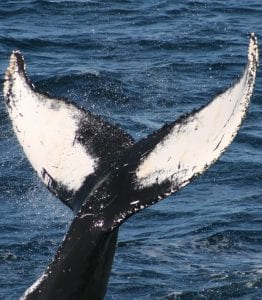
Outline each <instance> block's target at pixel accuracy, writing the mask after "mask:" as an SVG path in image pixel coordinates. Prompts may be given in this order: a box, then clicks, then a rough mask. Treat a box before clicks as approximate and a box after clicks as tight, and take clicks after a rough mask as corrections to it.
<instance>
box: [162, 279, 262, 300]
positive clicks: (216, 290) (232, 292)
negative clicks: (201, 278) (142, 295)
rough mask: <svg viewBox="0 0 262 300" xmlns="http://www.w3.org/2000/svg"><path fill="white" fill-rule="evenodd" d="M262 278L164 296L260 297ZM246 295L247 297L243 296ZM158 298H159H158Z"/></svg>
mask: <svg viewBox="0 0 262 300" xmlns="http://www.w3.org/2000/svg"><path fill="white" fill-rule="evenodd" d="M261 292H262V278H258V279H253V280H247V281H240V282H232V283H229V284H225V285H222V286H216V287H212V288H207V289H204V290H202V291H188V292H181V293H179V292H177V293H173V294H170V295H168V296H166V297H164V298H161V299H163V300H164V299H165V300H189V299H190V300H223V299H254V300H255V299H257V300H258V299H260V296H261ZM245 296H247V298H245ZM158 299H160V298H158Z"/></svg>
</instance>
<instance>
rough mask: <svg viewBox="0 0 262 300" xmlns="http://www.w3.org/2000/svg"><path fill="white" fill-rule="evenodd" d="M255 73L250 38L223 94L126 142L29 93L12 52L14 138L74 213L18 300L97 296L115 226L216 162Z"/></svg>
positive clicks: (9, 81)
mask: <svg viewBox="0 0 262 300" xmlns="http://www.w3.org/2000/svg"><path fill="white" fill-rule="evenodd" d="M257 66H258V46H257V40H256V37H255V35H254V34H251V36H250V43H249V50H248V62H247V65H246V67H245V70H244V73H243V75H242V76H241V77H240V78H239V79H238V80H237V81H236V82H235V83H234V84H233V85H232V86H231V87H230V88H228V89H227V90H225V91H224V92H223V93H220V94H219V95H218V96H216V97H215V98H214V99H213V100H212V101H210V102H209V103H208V104H206V105H205V106H203V107H201V108H199V109H196V110H194V111H193V112H191V113H189V114H187V115H184V116H182V117H180V118H179V119H178V120H176V121H175V122H173V123H170V124H167V125H164V126H163V127H162V128H161V129H159V130H158V131H156V132H154V133H152V134H150V135H149V136H147V137H146V138H144V139H142V140H140V141H138V142H137V143H134V142H133V140H132V138H131V137H130V136H129V135H128V134H126V133H124V132H123V131H122V130H121V129H119V128H118V127H116V126H114V125H111V124H109V123H107V122H105V121H103V120H102V119H101V118H100V117H97V116H94V115H92V114H91V113H90V112H86V111H85V110H84V109H83V108H79V107H77V106H76V105H74V104H72V103H70V102H67V101H66V100H63V99H54V98H52V97H50V96H48V95H44V94H41V93H39V92H37V91H36V90H35V88H34V86H33V84H32V83H30V80H29V79H28V77H27V75H26V72H25V64H24V60H23V57H22V55H21V54H20V53H19V52H17V51H15V52H13V54H12V55H11V59H10V66H9V68H8V70H7V72H6V78H5V79H6V80H5V84H4V94H5V99H6V105H7V109H8V112H9V115H10V118H11V121H12V124H13V128H14V131H15V133H16V136H17V138H18V140H19V142H20V144H21V146H22V147H23V150H24V152H25V154H26V155H27V157H28V159H29V161H30V162H31V164H32V166H33V168H34V169H35V170H36V172H37V174H38V175H39V176H40V178H41V179H42V181H43V182H44V184H45V185H46V186H47V187H48V188H49V190H50V191H52V192H53V193H54V194H55V195H56V196H57V197H59V198H60V199H61V200H62V201H63V202H64V203H65V204H67V205H68V206H69V207H71V208H72V209H73V210H74V211H75V218H74V220H73V222H72V224H71V226H70V228H69V231H68V233H67V234H66V236H65V239H64V240H63V242H62V244H61V245H60V247H59V249H58V251H57V254H56V256H55V258H54V260H53V262H52V263H51V264H50V265H49V267H48V268H47V270H46V271H45V272H44V274H43V275H42V277H41V278H40V279H39V280H38V281H37V282H36V283H35V284H34V285H33V286H32V287H31V288H29V289H28V290H27V292H26V294H25V296H24V297H25V299H59V298H63V299H71V298H77V299H82V298H84V297H89V298H92V299H101V298H102V297H103V294H104V291H105V287H106V282H107V278H108V277H107V276H105V278H104V279H103V280H101V278H102V277H103V275H102V274H103V272H107V274H108V272H109V271H110V268H111V263H108V261H109V262H110V261H112V258H113V253H114V249H115V242H116V235H117V228H118V227H119V225H120V224H122V223H123V222H124V221H125V220H126V219H127V218H128V217H130V216H131V215H133V214H134V213H136V212H138V211H140V210H141V209H144V208H145V207H148V206H150V205H152V204H154V203H156V202H158V201H160V200H161V199H164V198H165V197H167V196H169V195H170V194H172V193H175V192H176V191H178V190H179V189H181V188H182V187H184V186H185V185H187V184H188V183H190V182H191V181H192V180H193V179H194V178H196V177H197V176H198V175H200V174H202V173H203V172H204V171H205V170H206V169H207V168H209V167H210V166H211V165H212V164H213V163H214V162H215V161H216V160H217V159H218V158H219V157H220V155H221V154H222V153H223V152H224V151H225V149H226V148H227V147H228V146H229V145H230V143H231V142H232V140H233V139H234V137H235V136H236V134H237V132H238V130H239V128H240V126H241V123H242V121H243V119H244V117H245V115H246V113H247V109H248V105H249V102H250V98H251V95H252V92H253V88H254V84H255V77H256V69H257ZM105 257H106V259H104V258H105ZM99 282H100V285H102V286H103V288H104V289H103V288H102V289H101V290H100V291H99V288H98V285H99Z"/></svg>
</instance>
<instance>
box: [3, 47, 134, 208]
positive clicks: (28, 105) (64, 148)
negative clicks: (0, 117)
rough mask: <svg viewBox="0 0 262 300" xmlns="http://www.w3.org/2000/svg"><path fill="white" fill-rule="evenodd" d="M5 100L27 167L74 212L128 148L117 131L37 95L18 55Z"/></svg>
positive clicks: (63, 102) (8, 76)
mask: <svg viewBox="0 0 262 300" xmlns="http://www.w3.org/2000/svg"><path fill="white" fill-rule="evenodd" d="M4 96H5V100H6V105H7V109H8V112H9V116H10V118H11V121H12V125H13V129H14V132H15V134H16V136H17V139H18V141H19V142H20V145H21V146H22V148H23V150H24V152H25V154H26V156H27V158H28V160H29V161H30V163H31V165H32V166H33V168H34V169H35V171H36V172H37V174H38V176H39V177H40V178H41V180H42V181H43V182H44V184H45V185H46V186H47V187H48V188H49V190H50V191H51V192H53V193H54V194H55V196H57V197H58V198H60V199H61V200H62V201H63V202H64V203H65V204H67V205H68V206H69V207H70V208H72V209H74V210H75V211H77V210H78V207H79V206H80V205H81V202H82V201H83V198H85V197H86V195H87V194H88V190H89V189H91V188H93V182H94V181H95V178H96V175H97V173H99V169H100V168H101V169H105V168H110V166H111V164H112V163H115V160H116V159H117V158H118V157H119V156H120V155H121V152H122V151H123V150H125V149H127V148H129V147H130V146H131V145H132V144H133V139H132V138H131V137H130V136H129V135H128V134H127V133H125V132H123V131H122V130H121V129H120V128H118V127H117V126H114V125H112V124H110V123H108V122H106V121H105V120H103V119H102V118H100V117H98V116H94V115H93V114H91V113H90V112H89V111H86V110H84V109H83V108H82V107H78V106H76V105H75V104H73V103H70V102H69V101H67V100H65V99H55V98H52V97H51V96H49V95H47V94H43V93H40V92H38V91H36V89H35V87H34V85H33V84H32V83H31V82H30V80H29V78H28V76H27V74H26V68H25V63H24V58H23V56H22V55H21V53H20V52H19V51H13V53H12V55H11V58H10V65H9V67H8V69H7V71H6V75H5V83H4ZM79 202H80V203H79ZM76 203H77V205H76ZM74 205H75V206H76V208H74Z"/></svg>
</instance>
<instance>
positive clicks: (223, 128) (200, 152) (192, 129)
mask: <svg viewBox="0 0 262 300" xmlns="http://www.w3.org/2000/svg"><path fill="white" fill-rule="evenodd" d="M257 64H258V46H257V40H256V37H255V35H254V34H252V35H251V38H250V44H249V51H248V63H247V66H246V69H245V72H244V74H243V76H242V77H241V78H240V80H239V81H238V82H237V83H235V84H234V85H233V86H232V87H231V88H229V89H228V90H226V91H225V92H224V93H222V94H220V95H218V96H217V97H216V98H215V99H214V100H213V101H212V102H210V103H209V104H208V105H207V106H205V107H204V108H202V109H201V110H199V111H198V112H196V113H193V114H191V115H189V116H188V117H186V118H184V119H183V120H182V122H178V123H176V124H175V125H174V127H173V128H172V129H171V131H170V133H169V134H167V135H166V137H165V138H164V139H163V140H161V141H160V142H159V143H158V144H157V145H156V146H155V148H154V149H153V150H152V151H151V152H149V154H148V155H147V156H146V157H145V158H144V159H143V160H142V162H141V164H140V165H139V167H138V168H137V170H136V181H137V189H140V188H144V187H149V186H151V185H153V184H155V183H159V184H161V183H163V182H164V181H165V180H169V181H170V182H172V183H173V186H176V187H181V185H185V184H187V183H188V182H189V181H190V179H191V178H192V177H193V176H195V175H197V174H200V173H202V172H204V171H205V170H206V169H207V168H208V167H209V166H210V165H211V164H212V163H214V162H215V161H216V160H217V159H218V157H219V156H220V155H221V154H222V153H223V151H224V150H225V148H226V147H227V146H228V145H229V144H230V143H231V142H232V140H233V138H234V137H235V135H236V134H237V131H238V129H239V127H240V125H241V123H242V120H243V118H244V116H245V114H246V111H247V107H248V104H249V101H250V97H251V94H252V91H253V87H254V83H255V77H256V67H257Z"/></svg>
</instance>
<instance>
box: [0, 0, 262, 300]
mask: <svg viewBox="0 0 262 300" xmlns="http://www.w3.org/2000/svg"><path fill="white" fill-rule="evenodd" d="M250 32H255V33H256V34H257V37H258V40H259V44H260V48H261V49H262V1H261V0H249V1H236V0H228V1H218V0H217V1H211V0H205V1H204V0H196V1H190V0H185V1H182V0H178V1H172V0H154V1H153V0H146V1H145V0H142V1H138V0H123V1H120V0H119V1H118V0H112V1H88V0H86V1H85V0H81V1H80V0H78V1H76V0H71V1H69V0H39V1H37V0H34V1H33V0H20V1H18V0H6V1H1V3H0V81H1V87H2V85H3V81H4V73H5V70H6V67H7V65H8V59H9V56H10V53H11V51H12V50H13V49H19V50H21V51H22V53H23V54H24V56H25V59H26V63H27V71H28V74H29V76H30V77H31V79H32V81H33V82H34V83H35V85H36V87H37V88H39V89H41V90H43V91H48V92H49V93H50V94H52V95H54V96H59V97H61V96H63V97H66V98H68V99H71V100H73V101H74V102H76V103H79V104H81V105H83V106H84V107H85V108H86V109H88V110H91V111H92V112H94V113H96V114H99V115H102V116H103V117H104V118H106V119H107V120H109V121H111V122H114V123H118V124H119V125H120V126H121V127H122V128H123V129H124V130H126V131H127V132H128V133H130V134H131V135H132V136H133V137H134V138H135V139H136V140H139V139H140V138H142V137H144V136H146V135H147V134H149V133H150V132H152V131H154V130H156V129H158V128H160V127H161V126H162V125H163V124H165V123H166V122H170V121H173V120H175V119H176V118H177V117H178V116H179V115H181V114H183V113H186V112H190V111H191V110H192V109H194V108H198V107H200V106H201V105H203V104H204V103H206V102H207V101H209V100H210V99H212V98H213V97H214V95H216V94H217V93H218V92H220V91H221V90H223V89H225V88H227V87H229V86H230V84H231V83H232V82H233V81H234V80H236V79H237V78H238V76H239V75H241V73H242V72H243V69H244V66H245V63H246V61H247V57H246V54H247V45H248V34H249V33H250ZM214 122H215V120H214ZM189 146H190V147H194V145H189ZM72 217H73V215H72V213H71V211H69V209H68V208H66V207H65V206H64V205H63V204H62V203H60V201H59V200H57V199H56V198H55V197H54V196H52V195H51V194H50V193H49V192H48V191H47V190H46V188H45V187H44V186H43V184H42V183H41V182H40V180H39V179H38V178H37V176H36V174H35V173H34V171H33V170H32V168H31V166H30V164H29V163H28V161H27V159H26V158H25V156H24V154H23V152H22V150H21V148H20V146H19V145H18V142H17V141H16V139H15V137H14V135H13V132H12V128H11V124H10V121H9V118H8V116H7V112H6V109H5V105H4V99H3V93H2V88H1V89H0V299H18V298H19V297H20V296H21V295H22V293H23V292H24V291H25V289H26V288H28V287H29V286H30V285H31V284H32V283H33V282H34V281H35V280H36V279H37V278H38V277H39V276H40V275H41V273H42V272H43V271H44V270H45V268H46V266H47V265H48V263H49V262H50V261H51V259H52V257H53V255H54V253H55V251H56V249H57V247H58V245H59V243H60V242H61V240H62V238H63V236H64V234H65V232H66V231H67V229H68V227H69V224H70V221H71V220H72ZM106 299H107V300H113V299H116V300H118V299H126V300H128V299H142V300H148V299H183V300H189V299H190V300H191V299H199V300H200V299H201V300H202V299H242V300H247V299H257V300H258V299H262V68H260V69H259V70H258V74H257V82H256V88H255V91H254V96H253V98H252V103H251V106H250V110H249V113H248V116H247V118H246V120H245V122H244V124H243V126H242V128H241V130H240V133H239V134H238V136H237V138H236V139H235V141H234V142H233V144H232V145H231V146H230V147H229V149H228V150H227V151H226V153H225V154H224V155H223V156H222V157H221V158H220V160H219V161H218V162H217V163H216V164H215V165H214V166H212V167H211V168H210V170H209V171H207V172H206V173H205V174H204V175H202V176H201V177H200V178H198V179H197V180H195V181H194V182H193V183H191V184H190V185H189V186H187V187H186V188H184V189H182V190H181V191H179V192H178V193H176V194H175V195H173V196H171V197H169V198H168V199H166V200H164V201H162V202H160V203H159V204H157V205H155V206H153V207H150V208H148V209H146V210H144V211H142V212H140V213H138V214H137V215H135V216H133V217H132V218H130V219H129V220H128V221H127V222H126V223H125V224H123V225H122V226H121V228H120V235H119V239H118V246H117V251H116V256H115V260H114V264H113V269H112V273H111V277H110V282H109V286H108V291H107V295H106Z"/></svg>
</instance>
